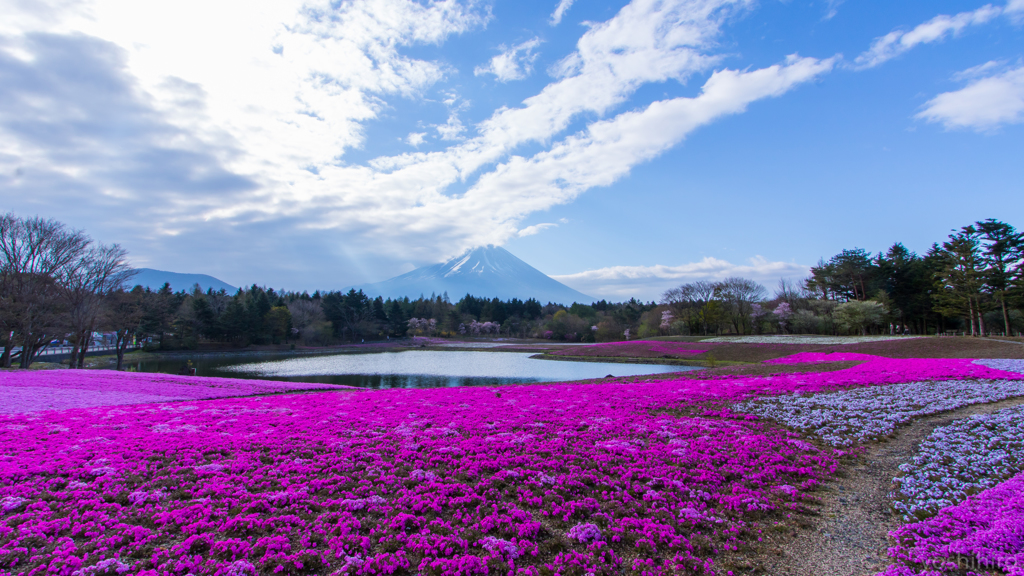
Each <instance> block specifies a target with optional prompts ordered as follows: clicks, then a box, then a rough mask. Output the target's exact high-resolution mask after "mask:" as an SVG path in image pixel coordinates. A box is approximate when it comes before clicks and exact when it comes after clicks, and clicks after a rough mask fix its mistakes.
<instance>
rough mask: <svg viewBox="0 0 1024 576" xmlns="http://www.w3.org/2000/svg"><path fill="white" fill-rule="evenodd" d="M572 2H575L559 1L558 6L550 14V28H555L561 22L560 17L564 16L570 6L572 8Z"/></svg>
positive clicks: (569, 0)
mask: <svg viewBox="0 0 1024 576" xmlns="http://www.w3.org/2000/svg"><path fill="white" fill-rule="evenodd" d="M574 1H575V0H559V2H558V6H557V7H556V8H555V11H554V12H552V13H551V19H550V20H549V22H550V23H551V25H552V26H557V25H558V24H560V23H561V22H562V16H564V15H565V12H566V11H567V10H568V9H569V7H570V6H572V3H573V2H574Z"/></svg>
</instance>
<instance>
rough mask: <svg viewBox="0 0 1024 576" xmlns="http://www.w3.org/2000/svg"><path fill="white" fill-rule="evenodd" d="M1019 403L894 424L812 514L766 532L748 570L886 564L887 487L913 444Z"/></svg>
mask: <svg viewBox="0 0 1024 576" xmlns="http://www.w3.org/2000/svg"><path fill="white" fill-rule="evenodd" d="M1022 404H1024V397H1018V398H1011V399H1009V400H1003V401H1001V402H993V403H991V404H981V405H974V406H968V407H966V408H961V409H959V410H954V411H951V412H944V413H942V414H936V415H933V416H926V417H923V418H920V419H918V420H915V421H914V422H913V423H912V424H909V425H907V426H904V427H902V428H900V429H898V430H897V432H896V436H895V437H894V438H892V439H889V440H887V441H882V442H878V443H875V444H872V445H870V446H869V448H868V450H867V453H866V454H865V455H864V456H863V457H861V458H858V459H857V460H855V461H853V462H852V463H850V464H848V465H847V466H846V467H845V470H844V471H843V472H845V474H841V475H840V476H839V477H837V478H836V479H835V480H833V481H832V482H830V483H829V484H828V485H827V486H826V488H825V489H824V490H822V491H820V492H818V494H819V497H820V502H819V503H818V504H817V505H815V506H813V507H814V509H815V510H816V512H817V513H818V514H817V515H816V516H808V517H806V520H807V522H806V527H805V528H802V529H800V530H798V531H795V532H792V533H779V532H773V533H767V532H766V533H767V534H768V535H767V537H766V538H765V551H766V554H763V555H761V556H760V557H758V558H756V559H753V562H751V566H752V567H755V566H760V567H761V568H762V570H757V571H754V572H748V573H751V574H754V573H756V574H764V575H770V576H862V575H869V574H875V573H877V572H879V571H881V570H883V569H884V568H885V567H886V566H888V564H889V558H888V556H887V554H886V550H887V549H888V547H889V546H890V545H891V542H890V541H889V539H888V536H887V534H888V532H889V531H891V530H893V529H895V528H897V527H898V526H899V525H900V524H901V521H900V518H899V515H898V514H896V513H895V512H894V511H893V510H892V507H891V505H890V500H889V497H888V493H889V491H890V489H891V488H892V480H893V478H895V477H896V475H897V474H899V465H900V464H903V463H905V462H908V461H910V460H911V458H913V456H914V454H915V453H916V452H917V446H918V445H919V444H920V443H921V441H922V440H924V439H925V438H927V437H928V435H929V434H931V432H932V430H934V429H935V428H936V427H938V426H946V425H948V424H950V423H952V422H954V421H955V420H959V419H961V418H964V417H967V416H971V415H973V414H990V413H992V412H995V411H997V410H1001V409H1003V408H1008V407H1010V406H1019V405H1022Z"/></svg>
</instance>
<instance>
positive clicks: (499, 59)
mask: <svg viewBox="0 0 1024 576" xmlns="http://www.w3.org/2000/svg"><path fill="white" fill-rule="evenodd" d="M538 46H540V38H531V39H530V40H527V41H526V42H523V43H521V44H516V45H515V46H513V47H511V48H506V47H505V46H504V45H502V46H501V50H502V52H501V54H498V55H497V56H495V57H494V58H491V60H490V61H489V62H488V63H487V66H477V67H476V69H474V70H473V75H474V76H482V75H484V74H494V75H495V76H496V77H497V79H498V82H511V81H512V80H522V79H523V78H526V77H527V76H529V75H530V73H531V72H533V61H534V60H536V59H537V54H536V53H534V50H535V49H536V48H537V47H538Z"/></svg>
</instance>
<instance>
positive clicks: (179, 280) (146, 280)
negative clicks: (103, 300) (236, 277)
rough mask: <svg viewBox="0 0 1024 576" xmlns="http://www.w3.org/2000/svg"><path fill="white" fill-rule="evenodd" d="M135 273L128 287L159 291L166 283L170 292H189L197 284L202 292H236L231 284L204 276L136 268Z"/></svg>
mask: <svg viewBox="0 0 1024 576" xmlns="http://www.w3.org/2000/svg"><path fill="white" fill-rule="evenodd" d="M135 271H136V272H137V274H136V275H135V277H134V278H132V279H131V280H129V281H128V284H129V285H130V287H135V286H142V287H148V288H149V289H150V290H159V289H160V288H162V287H163V285H164V284H165V283H167V284H170V285H171V290H173V291H174V292H180V291H182V290H191V289H192V286H194V285H196V284H199V287H200V288H202V289H203V292H206V291H207V290H209V289H210V288H213V291H214V292H218V291H220V290H221V289H224V290H226V291H227V292H228V293H229V294H234V293H235V292H237V291H238V288H235V287H234V286H232V285H231V284H228V283H227V282H224V281H223V280H219V279H217V278H214V277H213V276H209V275H206V274H182V273H180V272H167V271H165V270H154V269H152V268H136V269H135Z"/></svg>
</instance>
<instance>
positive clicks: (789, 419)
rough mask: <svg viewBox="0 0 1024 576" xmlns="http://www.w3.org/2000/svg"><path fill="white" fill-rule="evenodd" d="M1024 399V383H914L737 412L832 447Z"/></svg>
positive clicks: (772, 402)
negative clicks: (934, 417)
mask: <svg viewBox="0 0 1024 576" xmlns="http://www.w3.org/2000/svg"><path fill="white" fill-rule="evenodd" d="M1014 396H1024V381H1020V380H983V381H973V380H970V381H968V380H945V381H940V382H908V383H904V384H890V385H887V386H874V387H868V388H855V389H852V390H841V391H839V392H825V393H820V394H812V395H796V394H792V395H786V396H774V397H769V398H761V399H758V400H751V401H748V402H743V403H741V404H739V405H737V406H736V411H738V412H747V413H750V414H756V415H758V416H763V417H765V418H771V419H773V420H775V421H777V422H780V423H782V424H785V425H786V426H790V427H792V428H796V429H798V430H801V431H803V432H805V433H811V434H815V435H816V436H818V437H819V438H821V439H822V440H823V441H824V442H826V443H828V444H830V445H832V446H850V445H851V444H855V443H860V442H865V441H868V440H873V439H878V438H881V437H884V436H887V435H889V434H891V433H892V432H893V431H894V430H895V429H896V427H897V426H899V425H901V424H903V423H905V422H908V421H910V420H912V419H914V418H917V417H919V416H924V415H927V414H936V413H939V412H946V411H948V410H954V409H956V408H961V407H964V406H970V405H972V404H985V403H988V402H997V401H999V400H1005V399H1007V398H1012V397H1014Z"/></svg>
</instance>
